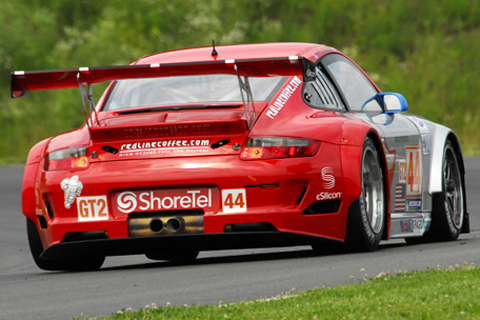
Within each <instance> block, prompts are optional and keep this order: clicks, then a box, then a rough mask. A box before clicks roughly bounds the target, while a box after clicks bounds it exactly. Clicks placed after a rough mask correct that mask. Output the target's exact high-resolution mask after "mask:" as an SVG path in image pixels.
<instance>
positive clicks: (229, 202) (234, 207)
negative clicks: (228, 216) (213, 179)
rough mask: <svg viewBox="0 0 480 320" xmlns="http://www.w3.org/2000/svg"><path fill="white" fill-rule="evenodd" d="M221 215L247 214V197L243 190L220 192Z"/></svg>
mask: <svg viewBox="0 0 480 320" xmlns="http://www.w3.org/2000/svg"><path fill="white" fill-rule="evenodd" d="M222 209H223V213H238V212H247V196H246V193H245V189H226V190H222Z"/></svg>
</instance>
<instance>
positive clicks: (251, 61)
mask: <svg viewBox="0 0 480 320" xmlns="http://www.w3.org/2000/svg"><path fill="white" fill-rule="evenodd" d="M102 81H112V82H111V84H110V85H109V87H108V88H107V89H106V91H105V93H104V94H103V96H102V97H101V98H100V99H99V101H98V102H97V103H95V102H94V99H93V95H92V85H93V84H95V83H98V82H102ZM74 87H77V88H79V89H80V93H81V97H82V101H83V104H84V109H85V115H86V122H85V124H84V125H83V126H82V127H81V128H79V129H76V130H73V131H70V132H66V133H63V134H60V135H58V136H56V137H53V138H49V139H46V140H43V141H41V142H39V143H38V144H37V145H35V146H34V147H33V148H32V149H31V151H30V153H29V155H28V160H27V163H26V166H25V174H24V179H23V194H22V198H23V200H22V202H23V213H24V215H25V216H26V218H27V219H26V221H27V233H28V239H29V244H30V248H31V252H32V255H33V258H34V260H35V262H36V264H37V265H38V266H39V267H40V268H41V269H45V270H95V269H98V268H100V267H101V265H102V263H103V262H104V260H105V257H106V256H114V255H128V254H145V255H146V256H147V257H148V258H150V259H154V260H171V261H176V262H186V261H190V260H193V259H195V258H196V257H197V255H198V253H199V251H202V250H218V249H228V248H230V249H236V248H251V247H274V246H294V245H305V244H309V245H312V247H313V248H314V249H316V250H322V249H325V248H329V247H332V246H334V247H336V246H337V244H342V245H345V246H348V247H349V248H353V249H356V250H361V251H370V250H375V249H376V248H377V247H378V245H379V242H380V241H381V240H387V239H391V238H405V239H406V240H407V242H413V243H416V242H421V241H427V240H428V241H431V240H441V241H444V240H455V239H457V238H458V236H459V234H460V233H465V232H469V220H468V214H467V210H466V199H465V182H464V174H465V170H464V165H463V158H462V152H461V147H460V143H459V140H458V138H457V136H456V134H455V133H454V132H453V131H452V130H451V129H449V128H446V127H444V126H442V125H439V124H436V123H433V122H431V121H428V120H426V119H423V118H420V117H418V116H414V115H411V114H406V113H405V111H407V109H408V106H407V102H406V101H405V98H404V97H403V96H402V95H400V94H398V93H383V92H381V91H380V90H379V89H378V87H377V86H376V85H375V84H374V83H373V82H372V80H371V79H370V78H369V77H368V76H367V75H366V74H365V73H364V72H363V71H362V70H361V69H360V68H359V67H358V66H357V65H356V64H355V63H354V62H353V61H352V60H351V59H349V58H348V57H347V56H345V55H344V54H343V53H341V52H339V51H338V50H336V49H334V48H332V47H329V46H324V45H317V44H308V43H270V44H245V45H229V46H218V47H216V48H215V46H213V47H203V48H192V49H184V50H175V51H168V52H163V53H158V54H154V55H150V56H146V57H143V58H141V59H139V60H137V61H135V62H133V63H132V64H130V65H128V66H114V67H95V68H79V69H66V70H51V71H30V72H25V71H16V72H12V73H11V91H12V96H13V97H21V96H23V95H24V94H25V93H26V91H30V90H43V89H60V88H74ZM325 240H328V241H325Z"/></svg>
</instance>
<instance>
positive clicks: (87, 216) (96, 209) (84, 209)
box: [77, 196, 109, 221]
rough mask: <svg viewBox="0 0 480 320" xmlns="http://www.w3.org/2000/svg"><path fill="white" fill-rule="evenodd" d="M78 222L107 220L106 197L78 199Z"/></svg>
mask: <svg viewBox="0 0 480 320" xmlns="http://www.w3.org/2000/svg"><path fill="white" fill-rule="evenodd" d="M77 211H78V221H97V220H108V216H109V214H108V205H107V197H106V196H94V197H78V198H77Z"/></svg>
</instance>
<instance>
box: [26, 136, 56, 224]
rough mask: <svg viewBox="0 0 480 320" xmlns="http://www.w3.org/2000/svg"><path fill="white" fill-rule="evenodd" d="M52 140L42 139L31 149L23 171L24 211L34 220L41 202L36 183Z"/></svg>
mask: <svg viewBox="0 0 480 320" xmlns="http://www.w3.org/2000/svg"><path fill="white" fill-rule="evenodd" d="M50 140H51V138H49V139H45V140H43V141H40V142H39V143H37V144H36V145H35V146H34V147H33V148H32V149H31V150H30V152H29V154H28V157H27V163H26V165H25V169H24V172H23V183H22V212H23V214H24V215H25V216H26V217H27V218H29V219H30V220H32V221H37V218H36V214H35V207H36V205H39V203H40V198H39V197H40V196H39V194H38V191H36V189H38V188H36V186H35V185H36V183H37V181H38V179H37V177H38V174H39V173H40V172H41V170H42V166H41V165H42V164H43V158H44V154H45V149H46V147H47V145H48V142H49V141H50Z"/></svg>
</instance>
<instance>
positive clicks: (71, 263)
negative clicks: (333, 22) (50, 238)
mask: <svg viewBox="0 0 480 320" xmlns="http://www.w3.org/2000/svg"><path fill="white" fill-rule="evenodd" d="M27 235H28V244H29V245H30V252H31V253H32V257H33V260H34V261H35V263H36V264H37V266H38V267H39V268H40V269H43V270H48V271H95V270H98V269H100V267H101V266H102V264H103V262H104V261H105V257H104V256H92V257H82V258H77V259H68V260H67V259H58V260H43V259H41V258H40V254H41V253H42V252H43V245H42V241H41V240H40V236H39V234H38V231H37V227H36V226H35V223H34V222H33V221H32V220H30V219H28V218H27Z"/></svg>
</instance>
